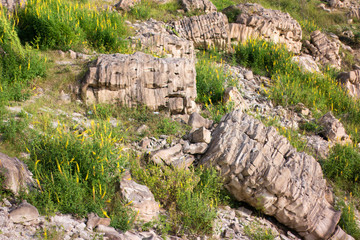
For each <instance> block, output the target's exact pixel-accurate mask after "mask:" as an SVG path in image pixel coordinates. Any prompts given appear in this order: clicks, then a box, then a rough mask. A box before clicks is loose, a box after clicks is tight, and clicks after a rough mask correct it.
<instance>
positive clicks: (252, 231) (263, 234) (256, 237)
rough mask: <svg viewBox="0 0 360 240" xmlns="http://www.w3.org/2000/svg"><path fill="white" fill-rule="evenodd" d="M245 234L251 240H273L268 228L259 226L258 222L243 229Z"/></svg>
mask: <svg viewBox="0 0 360 240" xmlns="http://www.w3.org/2000/svg"><path fill="white" fill-rule="evenodd" d="M244 231H245V234H246V235H248V236H249V237H250V238H251V239H253V240H273V239H275V236H274V234H273V233H272V231H271V229H270V228H265V229H264V227H263V226H260V224H259V223H258V222H252V223H250V224H249V225H246V226H245V227H244Z"/></svg>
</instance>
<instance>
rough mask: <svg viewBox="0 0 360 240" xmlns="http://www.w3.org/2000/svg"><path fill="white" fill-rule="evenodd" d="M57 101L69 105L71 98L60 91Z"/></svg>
mask: <svg viewBox="0 0 360 240" xmlns="http://www.w3.org/2000/svg"><path fill="white" fill-rule="evenodd" d="M59 100H60V101H61V102H63V103H65V104H66V103H71V97H70V95H69V94H66V93H65V92H64V91H61V93H60V96H59Z"/></svg>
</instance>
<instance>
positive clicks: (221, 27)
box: [170, 12, 229, 49]
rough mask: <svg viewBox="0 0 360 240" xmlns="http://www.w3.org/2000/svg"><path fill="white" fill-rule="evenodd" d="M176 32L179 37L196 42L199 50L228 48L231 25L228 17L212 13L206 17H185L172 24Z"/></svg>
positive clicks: (195, 44)
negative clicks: (213, 47) (212, 47)
mask: <svg viewBox="0 0 360 240" xmlns="http://www.w3.org/2000/svg"><path fill="white" fill-rule="evenodd" d="M170 25H171V26H172V27H173V29H174V32H176V34H178V36H179V37H181V38H185V39H188V40H190V41H193V42H194V46H195V47H197V48H204V49H207V48H209V47H211V46H214V45H215V46H217V47H219V48H226V47H227V46H228V32H229V24H228V20H227V17H226V15H224V14H222V13H219V12H212V13H209V14H206V15H200V16H193V17H185V18H183V19H182V20H179V21H174V22H171V23H170Z"/></svg>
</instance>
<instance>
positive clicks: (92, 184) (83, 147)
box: [28, 122, 131, 228]
mask: <svg viewBox="0 0 360 240" xmlns="http://www.w3.org/2000/svg"><path fill="white" fill-rule="evenodd" d="M116 142H118V139H116V137H114V136H112V131H111V128H110V124H109V123H107V122H105V123H96V124H95V122H92V123H91V128H89V129H86V130H85V131H83V132H79V130H76V131H70V129H68V128H67V127H66V126H65V125H59V126H58V127H57V128H56V129H55V130H51V129H50V130H48V132H47V133H45V134H44V135H39V136H38V137H37V138H35V139H34V140H33V141H32V143H31V147H30V148H29V152H30V158H31V159H30V160H29V162H28V165H29V168H30V169H31V171H32V172H33V174H34V179H35V180H36V182H37V185H38V189H39V191H38V192H33V193H32V194H30V195H29V196H28V198H29V201H31V203H32V204H34V205H35V206H36V207H37V208H38V209H39V210H40V211H41V212H43V213H44V212H48V213H51V212H54V211H60V212H62V213H72V214H77V215H79V216H85V215H86V214H87V213H90V212H94V213H97V214H98V215H99V216H103V217H108V216H112V217H114V215H116V213H115V212H114V211H118V210H119V208H120V207H119V204H115V205H114V206H111V205H110V204H111V203H112V202H113V201H115V200H116V198H115V185H116V184H115V183H116V182H117V181H119V179H120V177H121V173H122V172H123V171H124V168H125V167H126V165H127V158H126V157H124V156H122V152H121V150H118V149H116V148H115V143H116ZM125 210H126V209H125V208H124V207H122V208H121V211H122V213H121V214H122V215H124V218H125V219H126V220H125V222H128V220H129V219H131V218H129V217H128V215H126V214H123V212H124V211H125ZM107 211H108V213H107ZM119 222H122V221H121V220H120V219H118V218H117V220H116V221H115V222H114V224H115V225H117V223H119ZM128 224H129V223H128ZM119 227H121V228H127V226H126V225H122V226H119Z"/></svg>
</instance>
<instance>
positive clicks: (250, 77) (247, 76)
mask: <svg viewBox="0 0 360 240" xmlns="http://www.w3.org/2000/svg"><path fill="white" fill-rule="evenodd" d="M244 77H245V79H246V80H253V79H254V74H253V72H252V71H247V72H245V74H244Z"/></svg>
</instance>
